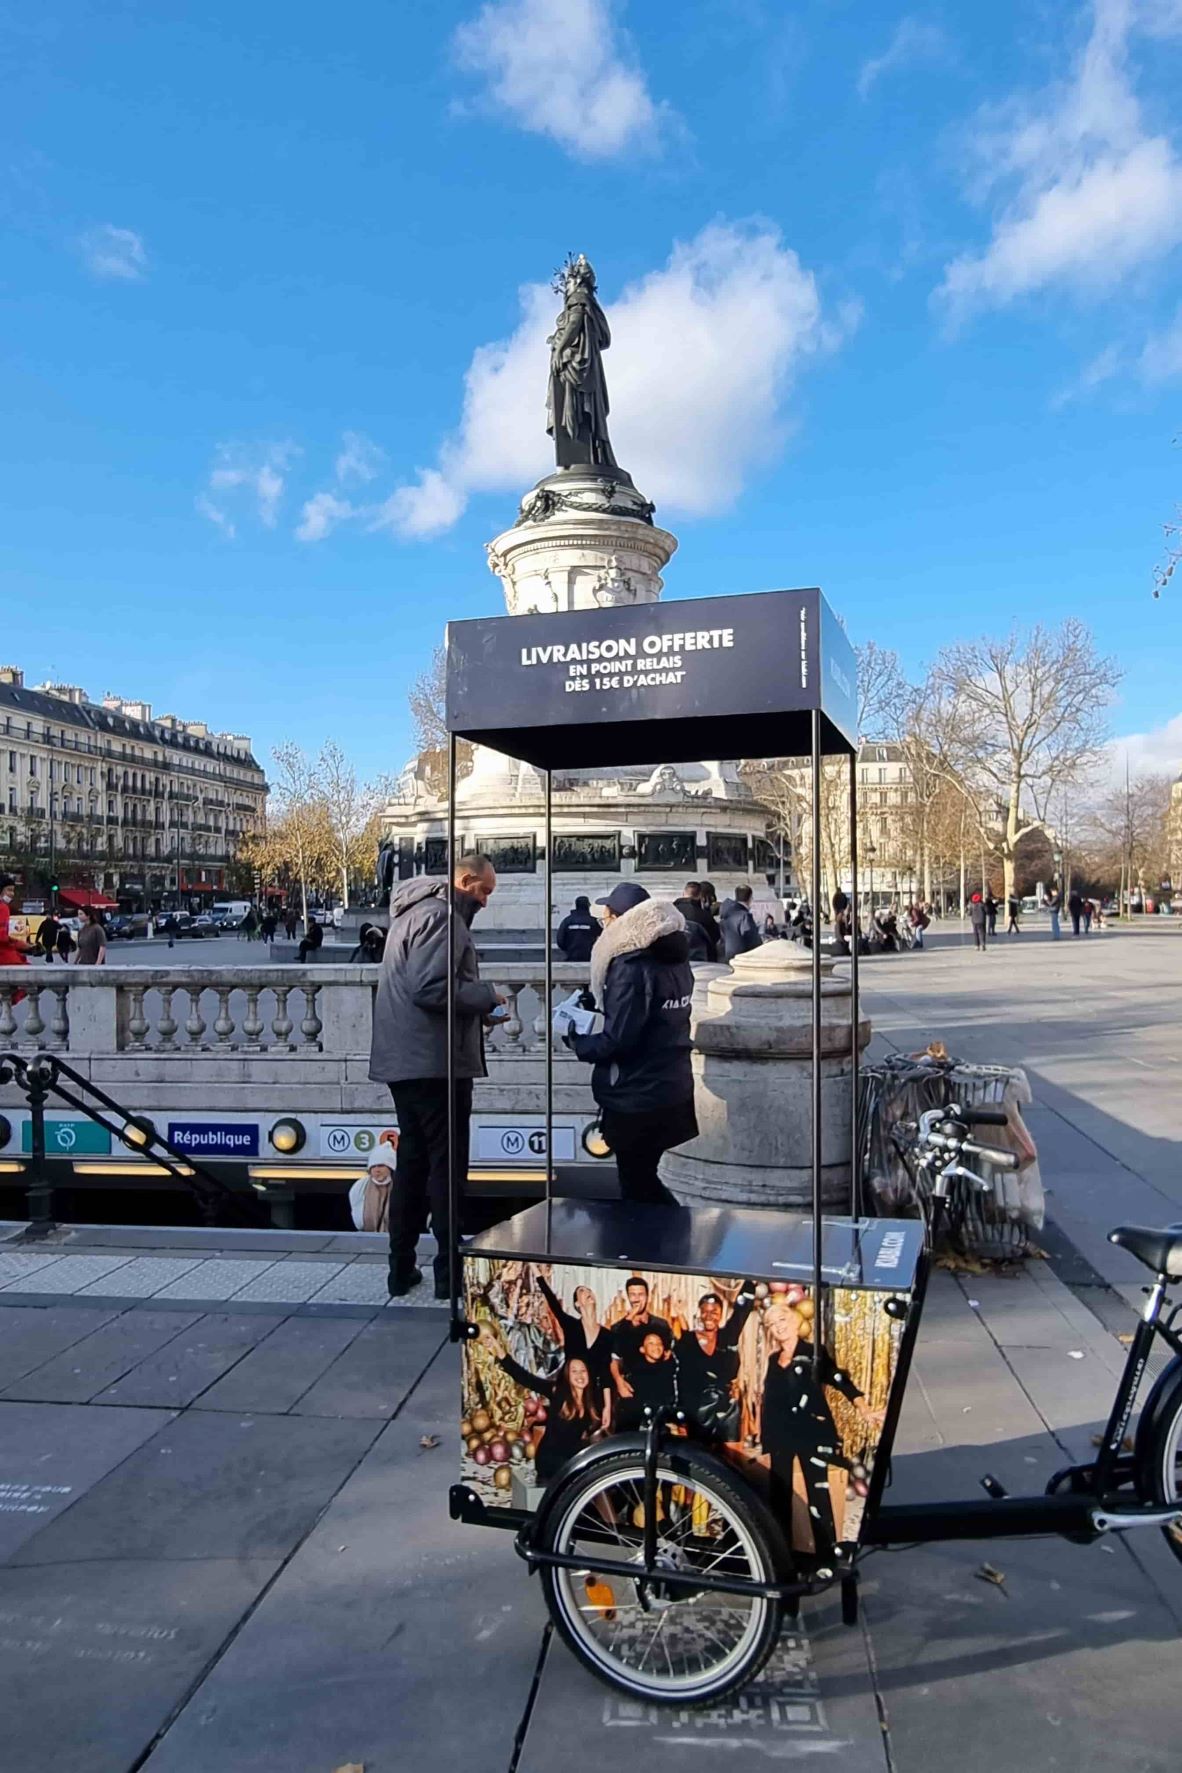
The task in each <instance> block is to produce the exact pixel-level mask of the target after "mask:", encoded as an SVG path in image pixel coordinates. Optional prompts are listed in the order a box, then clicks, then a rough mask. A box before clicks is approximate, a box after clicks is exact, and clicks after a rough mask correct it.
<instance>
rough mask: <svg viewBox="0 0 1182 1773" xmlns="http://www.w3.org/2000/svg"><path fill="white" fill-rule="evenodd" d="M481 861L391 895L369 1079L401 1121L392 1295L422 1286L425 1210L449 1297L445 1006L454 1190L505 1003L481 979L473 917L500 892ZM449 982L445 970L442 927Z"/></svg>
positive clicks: (442, 1291)
mask: <svg viewBox="0 0 1182 1773" xmlns="http://www.w3.org/2000/svg"><path fill="white" fill-rule="evenodd" d="M496 885H497V874H496V869H495V868H494V867H493V865H492V863H491V862H490V861H489V859H488V857H487V856H484V855H479V854H471V855H467V856H461V857H460V859H459V861H458V862H457V863H456V867H455V873H454V875H453V877H452V879H451V880H450V881H447V880H439V879H433V878H431V877H430V876H422V877H420V878H419V879H417V880H407V881H403V882H402V884H401V885H400V886H398V887H395V889H394V891H393V893H392V894H391V896H390V933H389V936H388V937H387V939H386V951H385V954H384V956H383V959H382V971H381V977H380V978H379V980H378V988H377V994H376V996H375V998H374V1010H373V1040H372V1045H371V1048H370V1057H369V1075H370V1077H371V1078H372V1079H373V1081H374V1082H375V1083H384V1084H386V1085H387V1086H388V1087H389V1090H390V1094H391V1096H392V1097H393V1099H394V1107H395V1111H396V1112H397V1115H398V1157H397V1167H396V1170H395V1181H394V1189H393V1192H392V1195H391V1200H390V1274H389V1280H388V1282H387V1285H388V1288H389V1292H390V1296H391V1298H394V1299H397V1298H401V1297H402V1295H403V1294H405V1293H409V1292H410V1290H411V1288H412V1287H415V1286H417V1285H418V1283H419V1281H420V1280H421V1279H422V1275H421V1274H420V1272H419V1270H418V1269H417V1268H416V1267H415V1245H416V1244H417V1242H418V1240H419V1236H420V1234H421V1233H422V1230H423V1226H424V1223H425V1221H426V1216H427V1212H428V1209H430V1214H431V1223H432V1225H433V1227H434V1231H435V1242H436V1254H435V1296H436V1298H437V1299H446V1298H448V1297H449V1294H450V1290H451V1288H450V1280H449V1272H450V1265H449V1247H450V1239H451V1217H450V1200H449V1195H450V1183H449V1176H448V1095H447V1071H448V1065H447V1061H448V1052H447V1021H448V1018H447V1006H448V1000H449V998H450V999H451V1001H452V1003H453V1005H454V1027H453V1038H454V1043H455V1044H454V1047H453V1050H452V1055H451V1057H452V1068H453V1076H454V1078H455V1089H454V1097H453V1117H454V1130H455V1163H456V1171H457V1174H456V1177H455V1181H456V1184H457V1190H458V1191H462V1189H463V1186H464V1183H465V1182H466V1181H467V1176H468V1149H469V1125H470V1121H471V1116H472V1083H473V1079H474V1078H477V1077H484V1076H485V1074H486V1070H485V1063H484V1034H483V1024H484V1022H485V1021H486V1020H487V1019H488V1018H489V1017H491V1016H492V1014H493V1012H494V1011H495V1010H497V1009H498V1008H500V1007H501V1006H502V1005H503V1003H504V1001H505V1000H504V998H503V997H502V996H501V995H500V993H499V992H497V991H496V990H495V989H494V988H493V986H491V985H486V984H484V983H483V982H482V981H481V978H480V967H479V964H478V962H477V958H476V945H475V943H474V942H473V940H472V930H471V926H472V920H473V919H474V918H475V916H476V915H477V913H478V912H480V911H483V909H484V907H485V906H486V905H487V904H488V901H489V900H490V898H491V897H492V895H493V893H494V892H495V890H496ZM449 923H451V924H452V926H453V931H454V960H455V976H454V978H453V979H449V977H448V972H447V949H448V925H449Z"/></svg>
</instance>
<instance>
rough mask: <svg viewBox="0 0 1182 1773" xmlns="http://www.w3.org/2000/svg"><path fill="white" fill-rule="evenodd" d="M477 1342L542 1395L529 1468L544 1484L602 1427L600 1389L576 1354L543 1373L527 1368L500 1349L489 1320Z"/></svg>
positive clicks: (504, 1370)
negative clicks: (540, 1423)
mask: <svg viewBox="0 0 1182 1773" xmlns="http://www.w3.org/2000/svg"><path fill="white" fill-rule="evenodd" d="M480 1345H481V1347H482V1348H486V1349H487V1350H488V1352H489V1353H490V1354H491V1355H492V1356H493V1358H494V1360H495V1361H496V1363H497V1365H498V1367H500V1369H501V1371H502V1373H507V1374H508V1375H509V1378H510V1379H513V1380H515V1381H516V1383H517V1384H518V1385H523V1386H524V1387H525V1389H526V1390H527V1391H532V1392H536V1393H537V1395H538V1396H539V1397H544V1398H545V1400H546V1423H545V1427H544V1428H543V1430H542V1438H541V1440H540V1441H539V1443H538V1449H537V1452H536V1453H535V1454H534V1471H535V1472H536V1474H537V1479H538V1482H539V1483H540V1484H548V1483H549V1482H550V1479H551V1478H552V1477H554V1476H555V1474H556V1473H557V1472H559V1471H561V1469H562V1467H563V1466H564V1465H565V1464H566V1462H567V1460H568V1459H573V1458H574V1456H575V1454H576V1453H578V1452H580V1451H581V1450H582V1448H584V1447H586V1446H589V1445H590V1444H591V1442H592V1441H593V1440H595V1439H596V1438H597V1436H598V1435H599V1434H600V1433H601V1432H602V1430H603V1426H604V1398H603V1394H602V1393H600V1394H599V1395H597V1394H596V1387H595V1384H594V1382H593V1380H592V1377H591V1372H590V1369H589V1367H588V1365H587V1362H586V1361H585V1360H582V1359H580V1358H579V1357H577V1356H572V1357H571V1358H570V1359H569V1360H567V1361H566V1363H565V1365H563V1366H562V1367H560V1368H559V1370H558V1372H557V1373H555V1374H553V1375H552V1376H550V1377H546V1376H545V1375H544V1374H541V1373H531V1372H530V1371H529V1369H528V1368H527V1367H523V1366H522V1365H521V1364H520V1362H519V1361H515V1360H514V1359H513V1356H512V1355H510V1354H505V1353H504V1352H503V1350H502V1348H501V1344H500V1342H499V1341H498V1340H497V1336H496V1332H495V1331H494V1330H493V1329H492V1328H491V1327H490V1326H489V1325H488V1324H484V1325H482V1326H481V1330H480Z"/></svg>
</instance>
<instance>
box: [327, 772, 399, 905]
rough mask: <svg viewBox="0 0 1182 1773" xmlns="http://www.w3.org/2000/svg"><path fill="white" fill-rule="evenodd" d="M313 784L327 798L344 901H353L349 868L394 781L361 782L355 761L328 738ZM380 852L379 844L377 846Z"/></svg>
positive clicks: (345, 903)
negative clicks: (367, 828) (350, 896)
mask: <svg viewBox="0 0 1182 1773" xmlns="http://www.w3.org/2000/svg"><path fill="white" fill-rule="evenodd" d="M311 780H312V787H313V790H314V792H315V794H316V795H317V796H318V797H319V798H320V799H321V800H322V801H323V803H324V808H325V812H326V813H327V816H328V822H329V827H330V829H331V831H332V842H333V849H334V852H335V854H336V858H337V872H338V874H339V877H340V888H341V903H342V904H344V905H347V904H348V903H349V871H350V866H351V863H352V861H353V860H354V858H355V857H357V856H358V850H359V846H360V845H361V841H362V838H363V836H364V834H365V831H366V827H367V826H368V825H369V824H370V822H371V821H372V820H373V818H374V815H375V814H376V813H378V812H379V811H380V810H381V806H382V803H383V801H384V800H386V799H388V798H389V792H390V784H389V782H388V780H386V779H385V778H382V779H379V780H378V781H374V782H359V781H358V779H357V771H356V769H355V767H354V765H353V764H352V763H351V762H350V761H349V759H348V758H347V757H346V756H345V753H344V751H343V750H342V749H341V747H340V745H338V744H337V742H336V740H335V739H328V740H326V741H325V743H324V745H323V746H322V747H321V751H320V756H319V757H318V758H317V759H316V763H315V766H314V767H313V770H312V778H311ZM374 854H375V856H376V854H377V850H376V846H375V849H374Z"/></svg>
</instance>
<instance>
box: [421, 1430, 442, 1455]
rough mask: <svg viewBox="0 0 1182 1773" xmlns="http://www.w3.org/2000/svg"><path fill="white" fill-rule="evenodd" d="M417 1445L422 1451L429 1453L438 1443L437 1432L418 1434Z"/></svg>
mask: <svg viewBox="0 0 1182 1773" xmlns="http://www.w3.org/2000/svg"><path fill="white" fill-rule="evenodd" d="M419 1445H420V1447H422V1449H423V1451H424V1453H430V1452H432V1451H433V1450H434V1448H436V1447H437V1446H438V1445H439V1436H438V1435H437V1434H422V1435H420V1436H419Z"/></svg>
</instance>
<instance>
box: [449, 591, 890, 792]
mask: <svg viewBox="0 0 1182 1773" xmlns="http://www.w3.org/2000/svg"><path fill="white" fill-rule="evenodd" d="M814 710H815V711H817V712H819V713H820V715H821V717H822V718H821V739H822V743H821V749H822V750H823V751H824V752H827V753H834V752H843V753H848V752H849V751H851V750H853V749H854V747H855V746H856V743H857V665H856V662H855V659H854V652H853V648H852V647H851V646H850V643H849V641H848V640H847V639H846V636H845V633H844V632H843V630H842V628H841V625H840V623H839V622H838V620H837V618H836V616H835V615H834V614H833V612H832V610H831V609H830V608H829V606H828V604H827V603H826V602H825V599H824V598H823V597H822V595H821V593H820V592H819V591H817V590H805V591H762V592H756V593H753V594H751V595H749V596H740V597H705V598H701V599H694V600H691V601H686V602H678V603H644V604H633V605H631V606H630V607H628V608H624V609H601V610H573V611H569V612H567V613H564V614H561V615H552V616H497V617H492V618H490V619H487V620H482V621H475V622H452V623H451V624H450V625H449V627H448V631H447V725H448V730H449V732H452V733H454V734H456V735H457V737H460V738H465V739H470V740H472V741H474V742H475V743H477V744H482V745H490V746H491V747H492V748H493V749H494V750H497V751H504V752H507V753H508V754H509V755H511V756H514V757H521V758H524V759H525V761H526V762H527V763H533V764H535V765H537V766H538V767H539V768H542V769H579V768H585V767H588V766H590V765H594V764H613V763H615V764H623V763H644V762H650V761H652V762H668V763H680V762H686V761H689V760H692V759H696V758H700V757H710V756H712V757H772V756H798V755H801V754H803V753H806V752H808V751H809V749H810V742H811V715H812V713H813V712H814Z"/></svg>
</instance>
